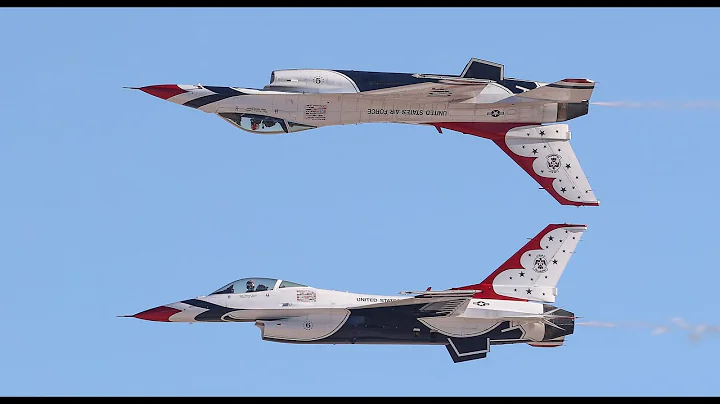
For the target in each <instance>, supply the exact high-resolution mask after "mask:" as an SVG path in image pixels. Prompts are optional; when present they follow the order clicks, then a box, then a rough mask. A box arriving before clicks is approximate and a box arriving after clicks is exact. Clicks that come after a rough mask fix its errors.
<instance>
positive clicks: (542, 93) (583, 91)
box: [500, 79, 595, 104]
mask: <svg viewBox="0 0 720 404" xmlns="http://www.w3.org/2000/svg"><path fill="white" fill-rule="evenodd" d="M593 89H595V82H594V81H592V80H588V79H563V80H560V81H556V82H554V83H550V84H546V85H543V86H540V87H538V88H535V89H532V90H528V91H525V92H523V93H520V94H517V95H514V96H512V97H508V98H505V99H503V100H501V101H500V102H502V103H511V104H513V103H517V102H527V101H551V102H568V103H574V102H582V101H588V100H590V97H591V96H592V93H593Z"/></svg>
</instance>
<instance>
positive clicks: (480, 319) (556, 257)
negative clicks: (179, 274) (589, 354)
mask: <svg viewBox="0 0 720 404" xmlns="http://www.w3.org/2000/svg"><path fill="white" fill-rule="evenodd" d="M586 229H587V227H586V226H585V225H575V224H550V225H548V226H547V227H545V229H543V230H542V231H541V232H540V233H539V234H537V235H536V236H535V237H534V238H533V239H531V240H530V241H529V242H528V243H527V244H525V246H524V247H522V248H521V249H520V250H519V251H517V252H516V253H515V254H514V255H513V256H512V257H510V259H508V260H507V261H505V263H504V264H502V265H500V267H499V268H497V269H496V270H495V271H494V272H492V273H491V274H490V275H489V276H488V277H487V278H485V280H483V281H482V282H480V283H476V284H471V285H467V286H461V287H453V288H450V289H445V290H438V291H433V290H432V289H431V288H427V290H425V291H418V292H400V294H399V295H396V296H383V295H371V294H362V293H351V292H342V291H336V290H327V289H318V288H314V287H312V286H307V285H303V284H299V283H295V282H290V281H287V280H282V279H274V278H259V277H254V278H242V279H238V280H236V281H234V282H230V283H228V284H227V285H225V286H223V287H221V288H220V289H218V290H216V291H214V292H212V293H211V294H209V295H207V296H199V297H196V298H193V299H188V300H182V301H179V302H175V303H170V304H165V305H163V306H158V307H155V308H152V309H149V310H145V311H143V312H140V313H137V314H135V315H131V316H122V317H134V318H138V319H143V320H150V321H165V322H190V323H192V322H254V323H255V325H256V326H257V327H259V328H260V330H261V336H262V339H263V340H266V341H275V342H287V343H307V344H411V345H444V346H445V347H446V348H447V350H448V352H449V353H450V356H451V357H452V360H453V361H454V362H455V363H457V362H463V361H468V360H471V359H479V358H484V357H485V356H486V355H487V353H488V352H489V351H490V347H491V346H492V345H502V344H517V343H527V344H529V345H531V346H533V347H556V346H560V345H562V344H563V342H564V340H565V337H566V336H568V335H570V334H572V333H573V331H574V328H575V315H574V314H573V313H572V312H569V311H567V310H563V309H560V308H558V307H555V306H553V305H550V304H548V303H553V302H555V297H556V296H557V294H558V290H557V288H556V284H557V282H558V280H559V279H560V275H562V273H563V271H564V269H565V266H566V265H567V263H568V261H569V260H570V256H571V254H572V253H573V251H574V250H575V247H576V246H577V244H578V242H579V241H580V237H581V236H582V234H583V232H584V231H585V230H586ZM403 295H404V296H403Z"/></svg>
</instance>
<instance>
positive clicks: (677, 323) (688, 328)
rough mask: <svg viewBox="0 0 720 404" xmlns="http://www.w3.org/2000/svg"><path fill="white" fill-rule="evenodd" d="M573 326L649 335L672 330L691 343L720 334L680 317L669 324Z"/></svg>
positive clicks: (716, 327) (718, 327)
mask: <svg viewBox="0 0 720 404" xmlns="http://www.w3.org/2000/svg"><path fill="white" fill-rule="evenodd" d="M575 325H580V326H586V327H605V328H615V327H631V328H648V329H650V335H661V334H666V333H668V332H671V331H672V330H673V329H676V330H677V329H679V330H681V331H683V332H685V333H687V336H688V339H690V341H692V342H697V341H700V340H701V339H702V338H703V337H704V336H706V335H708V334H716V333H717V334H720V325H707V324H695V325H693V324H690V323H688V322H687V321H686V320H685V319H682V318H680V317H674V318H672V319H670V323H669V324H648V323H642V322H632V323H609V322H600V321H582V322H576V323H575Z"/></svg>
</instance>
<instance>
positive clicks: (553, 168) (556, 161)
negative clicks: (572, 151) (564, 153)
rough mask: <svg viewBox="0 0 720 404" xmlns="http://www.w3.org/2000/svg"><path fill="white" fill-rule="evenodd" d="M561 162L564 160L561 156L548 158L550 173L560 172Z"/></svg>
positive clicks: (553, 155)
mask: <svg viewBox="0 0 720 404" xmlns="http://www.w3.org/2000/svg"><path fill="white" fill-rule="evenodd" d="M560 160H562V158H561V157H560V155H559V154H550V155H548V156H547V166H548V169H549V170H550V172H552V173H556V172H558V170H559V169H560Z"/></svg>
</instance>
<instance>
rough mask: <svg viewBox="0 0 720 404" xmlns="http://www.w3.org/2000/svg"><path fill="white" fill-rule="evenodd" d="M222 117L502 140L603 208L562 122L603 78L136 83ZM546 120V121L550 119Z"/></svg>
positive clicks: (489, 67) (286, 129) (319, 74)
mask: <svg viewBox="0 0 720 404" xmlns="http://www.w3.org/2000/svg"><path fill="white" fill-rule="evenodd" d="M129 88H134V89H139V90H142V91H144V92H146V93H148V94H151V95H154V96H156V97H159V98H162V99H164V100H167V101H170V102H174V103H176V104H180V105H185V106H187V107H191V108H195V109H199V110H201V111H204V112H207V113H212V114H216V115H218V116H220V117H221V118H223V119H224V120H226V121H227V122H229V123H230V124H232V125H233V126H235V127H238V128H240V129H243V130H246V131H248V132H251V133H257V134H264V135H271V134H282V133H295V132H299V131H304V130H308V129H314V128H319V127H322V126H333V125H346V124H360V123H368V122H386V123H405V124H417V125H428V126H434V127H435V128H436V129H437V131H438V132H440V133H442V129H443V128H445V129H450V130H454V131H459V132H462V133H466V134H470V135H474V136H479V137H483V138H487V139H490V140H492V141H493V142H495V144H497V145H498V146H499V147H500V149H502V150H503V151H504V152H505V153H506V154H507V155H508V156H510V157H511V158H512V159H513V160H514V161H515V162H516V163H517V164H519V165H520V167H522V168H523V170H525V171H526V172H527V173H528V174H530V176H532V178H534V179H535V181H537V182H538V183H539V184H540V186H542V188H544V189H545V190H547V191H548V192H549V193H550V194H551V195H552V196H553V197H554V198H555V199H556V200H557V201H558V202H560V203H561V204H563V205H576V206H593V205H595V206H596V205H599V202H598V200H597V198H595V194H594V193H593V190H592V189H591V188H590V184H589V183H588V180H587V178H586V177H585V174H584V173H583V170H582V168H580V163H578V160H577V158H576V157H575V153H574V152H573V149H572V148H571V147H570V142H569V140H570V130H569V126H568V125H567V124H564V123H556V122H564V121H568V120H571V119H573V118H576V117H579V116H582V115H585V114H587V113H588V108H589V99H590V96H591V94H592V92H593V89H594V88H595V82H593V81H592V80H589V79H584V78H574V79H572V78H570V79H564V80H560V81H557V82H554V83H549V84H548V83H543V82H537V81H528V80H520V79H514V78H506V77H505V76H504V66H503V65H501V64H498V63H493V62H488V61H484V60H480V59H476V58H473V59H470V61H469V62H468V64H467V65H466V66H465V69H464V70H463V71H462V73H461V74H460V75H459V76H457V75H439V74H412V73H385V72H370V71H356V70H321V69H285V70H275V71H273V72H272V74H271V75H270V83H269V84H268V85H266V86H265V87H264V88H262V89H251V88H242V87H217V86H203V85H201V84H197V85H182V84H180V85H176V84H161V85H151V86H145V87H129ZM544 123H547V125H544Z"/></svg>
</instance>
